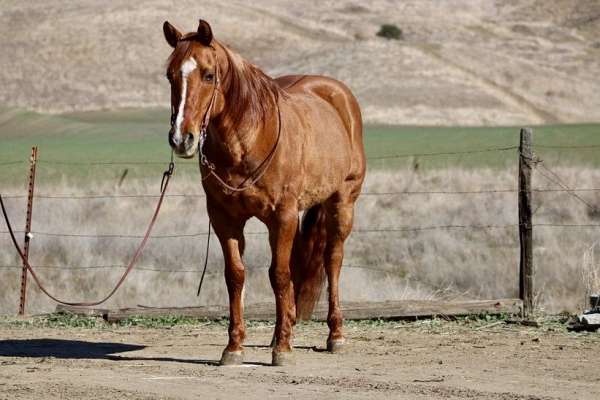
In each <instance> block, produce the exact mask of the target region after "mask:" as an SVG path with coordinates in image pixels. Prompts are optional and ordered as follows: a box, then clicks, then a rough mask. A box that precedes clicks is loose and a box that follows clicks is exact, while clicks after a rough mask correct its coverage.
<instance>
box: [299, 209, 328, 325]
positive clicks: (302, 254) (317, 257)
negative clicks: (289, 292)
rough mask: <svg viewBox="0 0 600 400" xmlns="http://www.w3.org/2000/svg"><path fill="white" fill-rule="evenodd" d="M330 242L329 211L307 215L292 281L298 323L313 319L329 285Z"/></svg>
mask: <svg viewBox="0 0 600 400" xmlns="http://www.w3.org/2000/svg"><path fill="white" fill-rule="evenodd" d="M326 239H327V230H326V227H325V210H324V208H323V206H322V205H321V204H317V205H316V206H313V207H311V208H310V209H309V210H308V211H306V212H305V213H304V217H303V218H302V223H301V226H300V228H299V231H298V233H297V234H296V237H295V238H294V245H293V248H292V260H291V261H292V262H291V267H292V279H293V283H294V295H295V301H296V319H297V320H307V319H310V317H311V315H312V312H313V309H314V308H315V305H316V303H317V301H318V300H319V297H320V295H321V290H322V288H323V283H324V282H325V265H324V261H325V260H324V254H325V244H326Z"/></svg>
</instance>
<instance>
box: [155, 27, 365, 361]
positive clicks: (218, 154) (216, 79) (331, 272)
mask: <svg viewBox="0 0 600 400" xmlns="http://www.w3.org/2000/svg"><path fill="white" fill-rule="evenodd" d="M163 31H164V35H165V39H166V40H167V42H168V43H169V45H171V46H172V47H173V49H174V50H173V53H172V54H171V56H170V57H169V60H168V68H167V78H168V79H169V82H170V84H171V107H172V108H171V110H172V114H171V130H170V131H169V143H170V145H171V147H172V149H173V151H174V152H175V154H177V155H178V156H180V157H185V158H189V157H194V155H195V154H196V153H198V157H199V160H200V165H201V173H202V185H203V187H204V190H205V192H206V205H207V209H208V215H209V218H210V221H211V224H212V226H213V228H214V231H215V233H216V235H217V236H218V238H219V241H220V243H221V247H222V249H223V256H224V260H225V281H226V284H227V290H228V294H229V313H230V321H229V343H228V345H227V347H226V348H225V350H224V351H223V355H222V357H221V364H239V363H241V362H242V361H243V347H242V343H243V341H244V338H245V335H246V334H245V325H244V318H243V304H244V303H243V289H244V274H245V272H244V264H243V261H242V254H243V252H244V225H245V223H246V221H247V220H248V219H249V218H251V217H256V218H258V219H259V220H260V221H262V222H263V223H264V224H265V225H266V226H267V228H268V231H269V243H270V246H271V254H272V259H271V266H270V268H269V278H270V281H271V286H272V288H273V291H274V293H275V303H276V313H277V317H276V324H275V332H274V337H273V339H274V340H273V364H274V365H285V364H289V363H292V362H293V358H292V354H291V351H292V346H291V344H290V343H291V342H290V341H291V335H292V328H293V326H294V325H295V323H296V319H297V318H308V317H310V314H311V313H312V309H313V307H314V305H315V302H316V301H317V299H318V297H319V294H320V291H321V286H322V282H323V281H324V279H325V276H327V280H328V283H329V313H328V317H327V323H328V326H329V337H328V339H327V349H328V350H329V351H331V352H335V351H339V350H340V349H341V348H342V347H343V343H344V337H343V334H342V313H341V311H340V303H339V295H338V282H339V276H340V269H341V267H342V259H343V255H344V248H343V246H344V241H345V240H346V238H347V237H348V235H349V234H350V231H351V230H352V220H353V213H354V203H355V202H356V199H357V198H358V195H359V194H360V191H361V186H362V182H363V180H364V177H365V155H364V148H363V142H362V120H361V114H360V108H359V105H358V102H357V100H356V98H355V97H354V96H353V95H352V93H351V92H350V90H349V89H348V88H347V87H346V86H345V85H344V84H342V83H340V82H338V81H336V80H334V79H331V78H327V77H323V76H308V75H306V76H300V75H290V76H283V77H280V78H277V79H272V78H270V77H269V76H267V75H266V74H265V73H263V72H262V71H261V70H260V69H258V68H257V67H255V66H254V65H252V64H251V63H249V62H248V61H246V60H244V59H243V58H242V57H241V56H240V55H238V54H237V53H235V52H234V51H232V50H231V49H229V48H227V47H226V46H225V45H223V44H222V43H220V42H219V41H217V40H216V39H214V38H213V34H212V30H211V27H210V25H209V24H208V23H207V22H206V21H203V20H200V24H199V27H198V30H197V31H196V32H192V33H187V34H182V33H181V32H179V31H178V30H177V29H176V28H175V27H173V26H172V25H171V24H169V23H168V22H165V23H164V25H163ZM303 210H306V212H305V213H304V216H303V218H302V223H301V224H300V222H299V215H300V212H301V211H303ZM299 225H302V226H299Z"/></svg>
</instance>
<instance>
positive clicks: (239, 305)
mask: <svg viewBox="0 0 600 400" xmlns="http://www.w3.org/2000/svg"><path fill="white" fill-rule="evenodd" d="M209 215H210V218H211V223H212V226H213V227H214V230H215V233H216V234H217V236H218V238H219V242H220V243H221V248H222V250H223V258H224V261H225V283H226V285H227V292H228V294H229V330H228V331H229V342H228V343H227V347H225V350H223V354H222V356H221V362H220V363H221V365H238V364H242V363H243V362H244V348H243V347H242V345H243V342H244V339H245V338H246V327H245V324H244V299H243V291H244V279H245V268H244V263H243V262H242V254H243V253H244V234H243V231H244V225H245V220H241V221H240V220H236V219H234V218H230V217H228V216H226V215H225V214H223V213H220V212H219V211H218V210H216V209H214V208H212V209H211V208H210V207H209Z"/></svg>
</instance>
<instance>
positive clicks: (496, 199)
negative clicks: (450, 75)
mask: <svg viewBox="0 0 600 400" xmlns="http://www.w3.org/2000/svg"><path fill="white" fill-rule="evenodd" d="M557 173H558V174H559V175H560V176H561V177H562V178H563V179H564V180H565V181H566V182H567V183H568V184H569V185H571V186H573V187H594V182H597V181H598V179H599V178H600V170H597V169H585V168H562V169H558V170H557ZM534 178H535V182H536V186H537V187H552V188H554V187H553V186H551V185H548V186H545V182H544V180H543V178H542V177H540V176H537V175H536V176H535V177H534ZM515 182H516V175H515V171H509V170H505V171H498V170H489V169H477V170H464V169H457V168H449V169H445V170H434V171H414V170H412V168H405V169H401V170H398V171H396V172H393V173H392V172H385V171H372V172H371V173H370V174H369V175H368V178H367V181H366V184H365V188H364V191H365V192H391V191H392V192H393V191H395V192H397V191H413V192H414V191H431V190H436V191H444V190H447V191H466V190H473V189H478V190H488V189H514V188H515V184H516V183H515ZM21 190H22V189H21V188H19V189H17V188H15V189H14V191H15V192H16V191H19V192H21V193H22V191H21ZM157 190H158V189H157V187H156V182H155V181H154V180H152V181H149V180H132V181H129V182H128V183H127V184H124V185H123V187H121V188H118V187H117V184H116V183H115V184H109V183H98V184H96V185H93V186H92V185H90V186H88V187H85V188H82V187H74V186H72V185H71V184H70V183H69V181H68V180H66V179H64V180H63V181H62V183H60V184H53V185H51V186H48V187H44V183H43V182H40V185H39V186H38V193H78V194H90V193H111V194H118V193H127V194H140V193H156V192H157ZM170 193H173V194H174V193H187V194H197V195H201V194H202V189H201V187H200V185H199V184H198V182H195V181H193V180H191V179H190V178H189V176H183V175H180V176H175V178H174V181H173V186H172V187H171V189H170ZM583 195H584V196H586V199H587V200H588V201H589V202H592V203H593V204H596V203H598V200H600V199H598V198H597V195H596V194H595V192H586V193H583ZM155 200H156V199H152V198H150V199H148V198H146V199H94V200H51V199H36V204H35V212H34V222H33V229H34V230H35V231H39V232H60V233H86V234H123V235H141V234H142V233H143V231H144V229H145V226H146V224H147V223H148V220H149V218H150V214H151V212H152V207H153V205H154V203H155ZM534 201H535V207H534V208H535V210H536V214H535V222H536V223H577V224H595V223H596V219H597V218H598V216H597V215H596V214H594V213H593V212H589V210H588V209H587V207H586V206H584V205H583V204H581V203H579V202H577V201H576V200H574V199H572V198H571V197H570V196H568V194H565V193H554V192H551V193H536V195H535V199H534ZM8 205H9V212H10V214H11V216H12V219H13V221H14V223H15V224H17V225H20V224H21V223H22V221H23V220H24V209H23V208H24V207H23V205H24V200H23V199H20V200H10V201H9V204H8ZM516 221H517V206H516V194H515V193H514V192H509V193H494V194H468V195H449V194H445V195H442V194H412V195H406V194H402V195H385V196H374V195H363V196H362V197H361V198H360V200H359V202H358V205H357V212H356V221H355V229H356V230H357V232H354V233H353V234H352V236H351V237H350V239H349V241H348V242H347V245H346V258H345V265H346V267H345V268H344V269H343V273H342V283H341V284H342V294H343V299H345V300H364V301H368V300H386V299H426V298H439V297H444V298H448V297H462V298H499V297H515V296H517V294H518V278H517V276H518V252H519V247H518V246H519V243H518V235H517V227H516V226H509V227H500V228H490V229H473V228H469V229H460V228H457V229H430V230H429V229H428V230H420V231H409V230H405V231H399V232H358V231H360V230H361V229H372V228H377V229H381V228H402V227H431V226H447V225H478V226H482V225H485V226H487V225H493V226H502V225H514V224H515V223H516ZM207 223H208V221H207V217H206V214H205V207H204V199H203V198H201V197H198V198H182V197H169V198H168V199H167V201H166V203H165V207H164V210H163V212H162V214H161V216H160V218H159V221H158V223H157V226H156V230H155V232H154V235H168V234H177V235H181V234H193V233H199V232H206V229H207ZM597 229H598V228H593V227H587V228H586V227H578V228H550V227H538V228H536V229H535V238H534V241H535V250H534V256H535V265H536V278H535V279H536V288H537V289H538V292H539V293H538V294H539V304H540V306H541V307H542V308H543V309H545V310H546V311H553V312H557V311H562V310H564V309H568V310H576V309H579V308H580V307H582V306H583V304H582V300H583V299H584V298H585V295H586V293H588V292H589V291H590V290H592V289H593V290H597V286H593V285H597V284H598V267H597V264H596V262H595V258H594V255H595V253H596V252H597V251H598V246H597V235H596V230H597ZM264 231H265V230H264V227H263V226H262V225H261V224H260V223H258V222H257V221H250V223H249V224H248V226H247V228H246V232H247V233H248V234H247V239H248V246H247V252H246V254H245V261H246V264H247V268H248V271H249V273H248V280H247V281H248V290H247V299H246V301H247V303H252V302H261V301H270V300H271V299H272V292H271V289H270V287H269V283H268V278H267V273H266V268H267V266H268V264H269V249H268V245H267V240H266V237H265V235H264ZM213 239H214V238H213ZM138 241H139V239H135V238H80V237H52V236H44V235H41V234H38V235H36V237H35V238H34V240H33V242H32V249H31V260H32V263H33V265H34V266H35V265H39V266H57V265H58V266H68V267H94V266H105V265H123V264H126V263H127V261H128V259H129V257H130V256H131V254H132V252H133V250H134V248H135V247H136V245H137V243H138ZM205 241H206V236H203V235H200V236H192V237H179V238H154V239H152V240H151V241H150V243H149V245H148V247H147V250H146V251H145V253H144V255H143V257H142V259H141V261H140V263H139V267H141V268H140V269H138V270H136V271H134V272H133V273H132V275H131V277H130V278H129V280H128V281H127V283H126V285H125V286H124V287H123V289H122V290H121V291H120V292H118V294H117V295H116V296H115V298H114V300H111V303H109V305H110V306H135V305H138V304H143V305H149V306H183V305H186V306H190V305H200V304H223V303H226V301H227V296H226V292H225V285H224V281H223V277H222V261H221V260H222V258H221V253H220V248H219V246H218V244H217V241H216V240H214V241H213V242H212V245H211V250H210V254H209V268H208V269H209V275H208V277H207V280H206V281H205V286H204V289H203V294H202V295H201V297H200V298H196V297H195V289H196V285H197V284H198V279H199V271H200V267H201V263H202V260H203V257H204V248H205ZM0 249H1V250H2V251H1V252H0V264H1V265H4V266H9V265H18V262H17V258H16V256H15V253H14V251H13V249H12V247H11V245H10V243H9V241H8V237H7V236H6V235H2V236H0ZM584 255H585V256H584ZM582 256H583V257H584V262H583V265H582V263H581V260H582ZM143 268H150V269H159V270H160V271H151V270H145V269H143ZM179 270H183V271H179ZM39 273H40V275H41V277H42V279H43V280H44V282H47V285H48V286H49V287H50V288H51V289H52V291H53V292H55V293H58V294H60V296H61V297H64V298H67V299H70V300H93V299H96V298H98V297H100V296H101V295H102V294H104V293H106V292H107V291H108V290H109V287H110V286H111V285H112V284H113V283H114V282H115V281H116V280H117V279H118V277H119V275H120V274H121V273H122V269H121V268H100V269H85V270H61V269H48V268H39ZM0 274H1V275H0V276H1V279H0V282H1V286H2V287H1V288H0V289H1V290H0V313H13V312H14V311H15V309H16V304H17V301H18V285H19V270H18V269H0ZM53 306H54V305H53V304H52V303H51V302H49V301H48V300H47V299H46V298H44V297H42V296H41V295H39V293H38V291H37V290H36V289H30V297H29V308H28V311H29V312H30V313H37V312H42V311H49V310H51V309H52V308H53Z"/></svg>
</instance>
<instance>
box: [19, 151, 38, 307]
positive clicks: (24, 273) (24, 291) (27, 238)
mask: <svg viewBox="0 0 600 400" xmlns="http://www.w3.org/2000/svg"><path fill="white" fill-rule="evenodd" d="M29 162H30V167H29V187H28V193H27V215H26V219H25V244H24V246H23V254H24V256H25V259H26V260H29V243H30V240H31V213H32V210H33V189H34V187H35V167H36V162H37V146H34V147H32V148H31V158H30V159H29ZM26 301H27V267H26V266H25V263H23V270H22V271H21V295H20V298H19V315H24V314H25V303H26Z"/></svg>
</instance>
